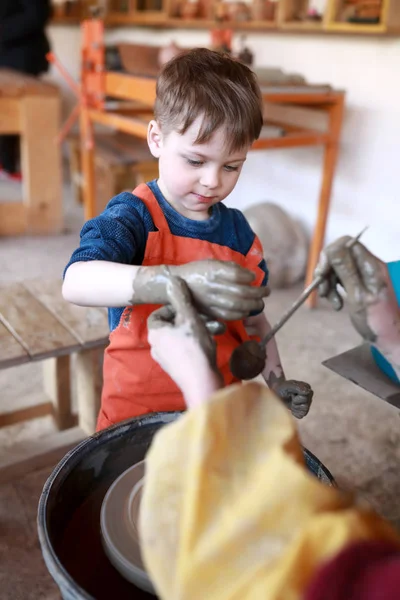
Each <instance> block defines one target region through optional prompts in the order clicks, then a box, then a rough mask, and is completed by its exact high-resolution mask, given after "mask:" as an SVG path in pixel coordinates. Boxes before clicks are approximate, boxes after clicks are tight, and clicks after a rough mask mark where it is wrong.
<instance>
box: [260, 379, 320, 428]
mask: <svg viewBox="0 0 400 600" xmlns="http://www.w3.org/2000/svg"><path fill="white" fill-rule="evenodd" d="M270 387H271V389H272V390H273V391H274V392H275V393H276V394H277V395H278V396H279V397H280V398H281V399H282V400H283V402H284V403H285V404H286V406H288V408H290V410H291V412H292V415H293V416H294V417H296V419H302V418H303V417H305V416H306V415H307V414H308V412H309V410H310V407H311V403H312V399H313V395H314V392H313V390H312V389H311V386H310V385H309V384H308V383H305V382H304V381H295V380H294V379H287V380H286V379H283V380H282V379H281V380H279V381H277V382H276V383H274V384H272V385H271V384H270Z"/></svg>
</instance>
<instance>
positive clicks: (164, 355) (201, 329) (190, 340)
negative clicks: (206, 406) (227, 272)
mask: <svg viewBox="0 0 400 600" xmlns="http://www.w3.org/2000/svg"><path fill="white" fill-rule="evenodd" d="M166 289H167V295H168V298H169V302H170V304H168V305H166V306H164V307H162V308H160V309H158V310H156V311H155V312H153V313H152V314H151V315H150V317H149V318H148V321H147V325H148V331H149V333H148V340H149V344H150V346H151V355H152V357H153V359H154V360H155V361H156V362H157V363H158V364H159V365H160V366H161V367H162V368H163V369H164V371H165V372H166V373H167V374H168V375H169V376H170V377H171V379H173V381H175V383H176V384H177V386H178V387H179V388H180V389H181V391H182V393H183V395H184V397H185V400H186V403H187V404H188V405H189V406H194V405H196V404H198V403H200V402H203V401H205V400H207V399H208V397H209V396H211V394H212V393H213V392H214V391H216V390H217V389H218V388H220V387H222V383H223V382H222V377H221V375H220V373H219V372H218V369H217V364H216V345H215V342H214V339H213V338H212V336H211V335H210V333H209V332H208V330H207V326H206V323H205V322H204V319H203V318H202V317H201V316H200V315H198V313H197V312H196V310H195V308H194V307H193V304H192V297H191V294H190V291H189V289H188V287H187V285H186V284H185V282H184V281H183V280H182V279H179V278H177V277H171V278H170V280H169V281H168V283H167V288H166ZM212 327H213V324H211V328H212Z"/></svg>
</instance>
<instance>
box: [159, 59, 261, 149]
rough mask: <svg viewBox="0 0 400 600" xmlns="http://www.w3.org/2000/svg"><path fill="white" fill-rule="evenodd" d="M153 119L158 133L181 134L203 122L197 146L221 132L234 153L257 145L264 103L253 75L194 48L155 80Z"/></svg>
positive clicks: (234, 63) (233, 62) (239, 65)
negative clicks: (254, 143) (216, 132)
mask: <svg viewBox="0 0 400 600" xmlns="http://www.w3.org/2000/svg"><path fill="white" fill-rule="evenodd" d="M156 96H157V97H156V102H155V109H154V112H155V118H156V120H157V122H158V123H159V125H160V127H161V130H162V131H163V132H164V133H165V134H168V133H170V132H171V131H172V130H175V131H178V133H180V134H184V133H185V132H186V131H187V130H188V129H189V127H190V126H191V125H192V124H193V122H194V121H195V120H196V119H197V118H198V117H199V116H203V122H202V125H201V127H200V130H199V134H198V136H197V139H196V142H195V143H197V144H202V143H204V142H207V141H208V140H209V139H210V137H211V136H212V134H213V133H214V132H215V131H216V130H217V129H219V128H220V127H221V126H224V127H225V128H226V132H227V147H228V149H229V151H231V152H235V151H236V150H240V149H241V148H243V147H244V146H247V145H250V144H252V143H253V142H254V140H256V139H258V137H259V135H260V131H261V127H262V125H263V102H262V96H261V91H260V87H259V85H258V83H257V79H256V76H255V74H254V73H253V71H251V69H249V68H248V67H246V65H244V64H243V63H241V62H239V61H237V60H235V59H233V58H231V57H230V56H229V55H227V54H223V53H220V52H215V51H213V50H208V49H207V48H195V49H193V50H189V51H187V52H186V51H185V52H183V53H181V54H179V55H178V56H176V57H174V58H173V59H172V60H170V61H169V62H168V63H167V64H166V65H165V66H164V68H163V70H162V71H161V73H160V75H159V77H158V80H157V93H156Z"/></svg>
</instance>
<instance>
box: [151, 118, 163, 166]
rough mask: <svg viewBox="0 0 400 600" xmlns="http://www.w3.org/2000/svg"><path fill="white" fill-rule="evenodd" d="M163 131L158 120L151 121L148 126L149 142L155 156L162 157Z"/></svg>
mask: <svg viewBox="0 0 400 600" xmlns="http://www.w3.org/2000/svg"><path fill="white" fill-rule="evenodd" d="M162 142H163V140H162V133H161V129H160V126H159V125H158V123H157V121H154V120H153V121H150V123H149V126H148V128H147V143H148V145H149V149H150V152H151V153H152V155H153V156H154V158H160V154H161V149H162Z"/></svg>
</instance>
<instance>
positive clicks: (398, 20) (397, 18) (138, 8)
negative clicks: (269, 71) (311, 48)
mask: <svg viewBox="0 0 400 600" xmlns="http://www.w3.org/2000/svg"><path fill="white" fill-rule="evenodd" d="M118 6H120V0H116V2H115V3H114V8H111V10H109V11H108V13H107V14H106V17H105V21H106V24H107V25H108V26H117V25H152V26H162V27H168V28H183V29H185V28H186V29H203V28H209V29H212V28H215V27H224V28H229V29H233V30H241V31H251V30H253V31H264V30H274V31H280V32H287V31H290V32H309V33H312V32H316V33H344V34H356V33H359V34H391V33H392V34H396V33H400V0H305V1H304V0H279V1H272V0H251V1H250V2H242V1H230V2H213V1H208V2H207V0H205V1H201V0H181V1H179V0H132V1H131V2H130V3H128V4H127V3H126V2H125V5H124V6H125V10H124V11H123V12H122V11H119V10H117V7H118Z"/></svg>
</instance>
